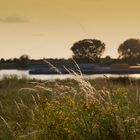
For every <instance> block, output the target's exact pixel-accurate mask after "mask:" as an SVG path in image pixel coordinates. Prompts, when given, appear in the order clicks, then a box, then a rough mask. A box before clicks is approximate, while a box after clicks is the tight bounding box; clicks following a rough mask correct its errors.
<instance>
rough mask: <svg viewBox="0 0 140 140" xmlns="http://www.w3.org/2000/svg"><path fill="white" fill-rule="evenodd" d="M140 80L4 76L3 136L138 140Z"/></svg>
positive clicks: (16, 139) (0, 83) (0, 89)
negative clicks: (34, 78)
mask: <svg viewBox="0 0 140 140" xmlns="http://www.w3.org/2000/svg"><path fill="white" fill-rule="evenodd" d="M139 139H140V80H139V79H137V80H136V79H129V78H127V77H124V78H121V77H120V78H107V77H105V78H99V79H98V78H97V79H94V80H85V79H84V78H83V77H82V76H80V75H76V76H74V78H73V79H66V80H53V81H38V80H28V79H26V78H22V79H18V77H16V76H11V77H4V78H3V79H2V80H0V140H139Z"/></svg>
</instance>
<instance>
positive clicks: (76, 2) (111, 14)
mask: <svg viewBox="0 0 140 140" xmlns="http://www.w3.org/2000/svg"><path fill="white" fill-rule="evenodd" d="M139 37H140V0H0V58H2V57H4V58H14V57H19V56H21V55H22V54H28V55H29V56H30V57H31V58H36V59H38V58H43V57H46V58H50V57H52V58H56V57H58V58H63V57H64V58H68V57H71V55H72V52H71V51H70V47H71V46H72V45H73V43H74V42H77V41H79V40H82V39H87V38H89V39H99V40H101V41H103V42H104V43H105V44H106V52H105V54H104V55H110V56H111V57H117V48H118V46H119V44H120V43H122V42H123V41H125V40H126V39H129V38H139Z"/></svg>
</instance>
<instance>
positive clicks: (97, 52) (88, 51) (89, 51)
mask: <svg viewBox="0 0 140 140" xmlns="http://www.w3.org/2000/svg"><path fill="white" fill-rule="evenodd" d="M71 50H72V52H73V58H74V59H76V60H77V59H78V60H79V59H81V60H97V59H98V58H100V57H101V56H102V54H103V52H104V51H105V44H104V43H103V42H101V41H100V40H96V39H84V40H81V41H79V42H76V43H74V44H73V46H72V47H71Z"/></svg>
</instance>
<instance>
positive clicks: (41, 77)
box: [0, 70, 140, 80]
mask: <svg viewBox="0 0 140 140" xmlns="http://www.w3.org/2000/svg"><path fill="white" fill-rule="evenodd" d="M11 75H17V76H18V77H19V78H22V77H26V78H29V79H33V78H35V79H38V80H53V79H67V78H72V75H70V74H54V75H50V74H43V75H30V74H29V71H28V70H0V79H2V78H3V77H4V76H11ZM106 76H107V77H120V76H121V77H124V76H128V77H132V78H136V79H138V78H140V74H130V75H111V74H106ZM84 77H85V78H89V79H95V78H102V77H105V76H104V75H103V74H98V75H97V74H96V75H84Z"/></svg>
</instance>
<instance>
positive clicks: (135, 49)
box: [118, 39, 140, 61]
mask: <svg viewBox="0 0 140 140" xmlns="http://www.w3.org/2000/svg"><path fill="white" fill-rule="evenodd" d="M118 53H119V58H121V59H129V60H132V59H133V60H134V59H135V60H136V59H137V60H138V61H140V40H139V39H128V40H126V41H124V42H123V43H122V44H121V45H120V46H119V48H118Z"/></svg>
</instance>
